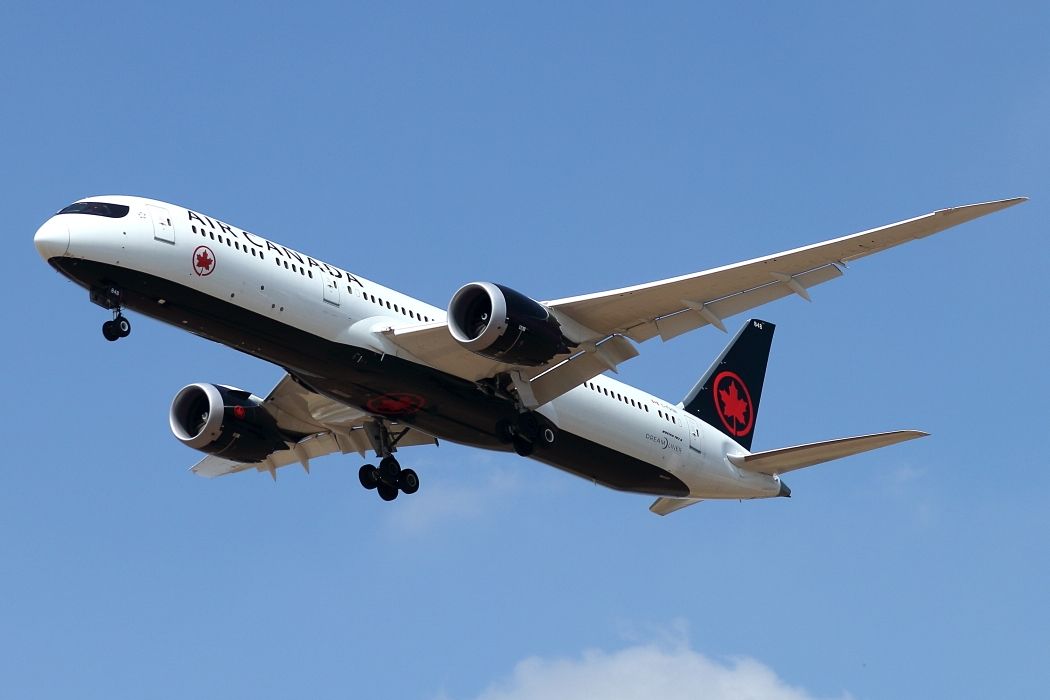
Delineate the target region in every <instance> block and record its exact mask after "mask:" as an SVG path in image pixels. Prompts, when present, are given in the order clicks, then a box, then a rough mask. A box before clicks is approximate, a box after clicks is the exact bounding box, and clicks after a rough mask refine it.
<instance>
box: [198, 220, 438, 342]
mask: <svg viewBox="0 0 1050 700" xmlns="http://www.w3.org/2000/svg"><path fill="white" fill-rule="evenodd" d="M190 228H192V229H193V232H194V233H199V234H200V235H202V236H204V237H205V238H209V237H210V238H211V239H212V240H213V241H218V242H219V243H223V242H225V243H226V245H227V246H229V247H230V248H233V249H235V250H239V251H242V252H244V253H250V254H251V255H252V256H253V257H258V258H260V259H262V260H265V259H266V258H265V257H264V256H263V252H262V251H261V250H259V251H257V250H256V249H255V246H249V245H244V246H242V245H241V244H240V242H238V241H235V240H233V239H231V238H230V237H229V236H227V237H226V238H225V240H224V239H223V237H222V234H221V233H220V234H216V233H215V232H214V231H208V230H205V228H204V227H203V226H202V227H201V228H200V230H199V231H198V230H197V226H196V225H193V226H191V227H190ZM273 261H274V262H275V263H277V267H281V266H282V265H283V266H284V269H286V270H291V271H292V272H298V273H299V274H300V275H302V276H304V277H309V278H310V279H313V278H314V271H313V270H310V269H307V268H305V267H303V266H302V265H296V264H295V263H289V262H288V261H287V260H282V259H281V258H274V259H273ZM346 291H347V292H349V293H350V294H351V295H352V294H353V293H354V289H353V287H351V286H350V285H349V284H348V285H346ZM362 296H364V298H365V299H367V300H369V301H371V302H372V303H373V304H379V305H380V306H386V308H388V309H390V310H392V311H396V312H397V313H399V314H402V315H404V316H408V317H409V318H411V319H412V320H414V321H426V322H429V321H431V320H432V319H431V318H430V317H429V316H426V315H424V314H421V313H417V312H415V311H413V310H412V309H409V308H406V307H403V306H398V305H397V304H391V303H390V301H389V300H387V301H383V299H382V298H381V297H377V296H376V295H375V294H367V293H365V292H362Z"/></svg>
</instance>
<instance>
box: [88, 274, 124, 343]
mask: <svg viewBox="0 0 1050 700" xmlns="http://www.w3.org/2000/svg"><path fill="white" fill-rule="evenodd" d="M90 297H91V301H92V302H94V303H96V304H98V305H99V306H101V307H102V308H103V309H109V310H110V311H112V312H113V320H112V321H106V322H105V323H103V324H102V335H103V336H104V337H105V338H106V340H109V341H113V340H119V339H120V338H127V337H128V336H129V335H131V321H129V320H128V319H126V318H125V317H124V314H122V313H120V309H121V306H122V305H123V304H122V303H123V301H124V294H123V293H122V292H121V291H120V289H118V288H117V287H105V288H98V289H92V290H91V293H90Z"/></svg>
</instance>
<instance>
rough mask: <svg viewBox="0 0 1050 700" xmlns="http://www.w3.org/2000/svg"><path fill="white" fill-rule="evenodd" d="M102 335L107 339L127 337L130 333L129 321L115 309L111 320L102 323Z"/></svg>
mask: <svg viewBox="0 0 1050 700" xmlns="http://www.w3.org/2000/svg"><path fill="white" fill-rule="evenodd" d="M102 335H103V336H104V337H105V338H106V340H109V341H113V340H120V339H121V338H127V337H128V336H129V335H131V321H129V320H128V319H127V318H125V317H124V314H122V313H120V311H115V312H114V315H113V320H112V321H106V322H105V323H103V324H102Z"/></svg>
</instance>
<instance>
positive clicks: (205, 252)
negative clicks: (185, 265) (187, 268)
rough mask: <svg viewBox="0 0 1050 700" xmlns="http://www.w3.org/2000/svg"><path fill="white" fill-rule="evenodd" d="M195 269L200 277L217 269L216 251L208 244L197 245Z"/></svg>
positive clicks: (194, 258)
mask: <svg viewBox="0 0 1050 700" xmlns="http://www.w3.org/2000/svg"><path fill="white" fill-rule="evenodd" d="M193 271H194V272H196V273H197V275H198V276H200V277H205V276H207V275H210V274H211V273H212V272H214V271H215V253H213V252H211V249H210V248H208V247H207V246H203V245H201V246H197V249H196V250H194V251H193Z"/></svg>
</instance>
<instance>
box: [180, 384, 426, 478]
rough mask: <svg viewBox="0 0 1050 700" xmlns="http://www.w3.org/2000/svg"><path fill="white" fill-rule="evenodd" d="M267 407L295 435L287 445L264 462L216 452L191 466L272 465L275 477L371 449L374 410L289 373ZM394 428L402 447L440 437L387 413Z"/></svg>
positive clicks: (222, 469) (202, 472)
mask: <svg viewBox="0 0 1050 700" xmlns="http://www.w3.org/2000/svg"><path fill="white" fill-rule="evenodd" d="M262 405H263V408H265V409H266V411H267V412H269V413H270V415H272V416H273V417H274V419H275V420H276V421H277V427H278V428H280V429H281V431H282V432H283V433H284V434H285V435H288V436H289V437H290V438H291V439H290V440H288V442H287V449H283V450H277V451H275V452H271V453H270V454H269V456H267V457H266V459H264V460H263V461H261V462H247V463H246V462H235V461H233V460H230V459H224V458H222V457H219V456H216V455H208V456H207V457H205V458H204V459H202V460H201V461H200V462H198V463H197V464H195V465H194V466H193V467H191V468H190V470H191V471H192V472H193V473H194V474H197V475H199V476H205V477H209V478H212V477H216V476H223V475H225V474H233V473H235V472H240V471H245V470H247V469H255V470H257V471H260V472H262V471H267V472H270V475H271V476H272V477H273V478H274V479H276V478H277V470H278V469H279V468H281V467H285V466H288V465H290V464H299V465H301V466H302V467H303V469H305V470H306V471H308V472H309V471H310V460H311V459H315V458H317V457H323V456H324V455H328V454H332V453H335V452H339V453H341V454H347V453H349V452H357V453H358V454H360V455H361V456H362V457H364V456H365V453H366V452H367V451H368V450H369V449H371V447H372V443H371V441H370V439H369V437H368V428H369V423H370V422H371V421H372V418H371V416H369V415H368V414H367V413H364V412H362V411H358V410H357V409H355V408H351V407H350V406H347V405H346V404H343V403H340V402H338V401H333V400H332V399H329V398H327V397H325V396H321V395H320V394H317V393H315V392H313V391H311V390H310V389H307V388H306V387H304V386H302V385H301V384H299V383H298V382H296V381H295V379H294V378H293V377H292V376H291V375H289V374H286V375H284V378H283V379H281V381H280V382H278V383H277V386H275V387H274V388H273V390H272V391H271V392H270V393H269V395H268V396H267V397H266V398H265V399H263V404H262ZM384 423H386V424H387V425H388V426H389V430H390V432H391V433H392V434H393V435H394V436H395V437H397V436H398V435H401V438H400V439H399V440H398V442H397V446H398V447H411V446H414V445H436V444H437V438H434V437H432V436H430V435H427V434H426V433H422V432H420V431H419V430H416V429H415V428H409V427H408V426H404V425H399V424H397V423H396V422H391V421H390V420H388V419H384Z"/></svg>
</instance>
